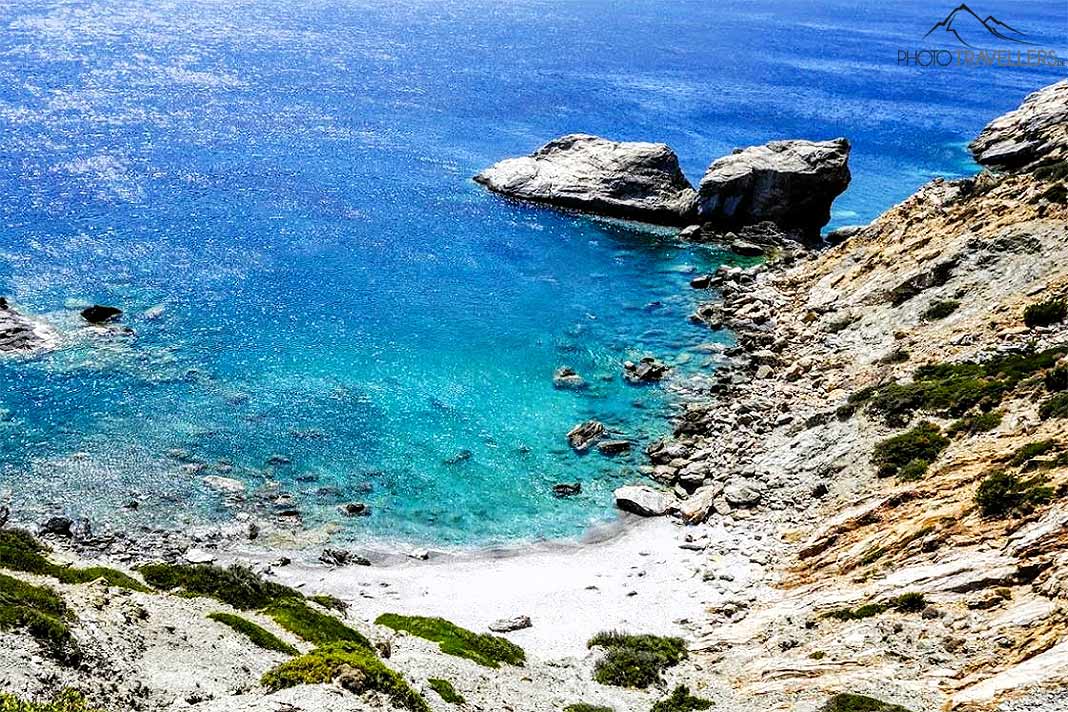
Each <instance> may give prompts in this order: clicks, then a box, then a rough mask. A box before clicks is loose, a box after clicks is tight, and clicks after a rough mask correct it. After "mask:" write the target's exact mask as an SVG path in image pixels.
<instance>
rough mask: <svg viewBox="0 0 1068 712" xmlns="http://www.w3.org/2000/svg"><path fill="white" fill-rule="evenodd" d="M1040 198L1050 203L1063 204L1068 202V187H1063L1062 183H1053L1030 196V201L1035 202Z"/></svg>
mask: <svg viewBox="0 0 1068 712" xmlns="http://www.w3.org/2000/svg"><path fill="white" fill-rule="evenodd" d="M1040 200H1048V201H1049V202H1051V203H1059V204H1061V205H1065V204H1066V203H1068V187H1065V185H1064V184H1063V183H1054V184H1053V185H1051V186H1050V187H1048V188H1046V189H1045V190H1044V191H1042V192H1041V193H1040V194H1038V195H1036V196H1035V197H1034V198H1032V199H1031V202H1032V203H1037V202H1038V201H1040Z"/></svg>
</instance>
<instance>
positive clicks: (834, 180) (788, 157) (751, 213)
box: [697, 138, 850, 234]
mask: <svg viewBox="0 0 1068 712" xmlns="http://www.w3.org/2000/svg"><path fill="white" fill-rule="evenodd" d="M849 180H850V174H849V141H847V140H846V139H844V138H838V139H834V140H833V141H772V142H771V143H767V144H764V145H763V146H752V147H750V148H746V149H742V150H739V151H735V152H734V153H733V154H731V155H729V156H724V157H723V158H719V159H717V160H715V161H713V162H712V165H711V166H709V167H708V171H706V172H705V177H704V178H703V179H702V180H701V186H700V188H699V190H698V198H697V214H698V217H699V219H700V220H702V221H704V222H711V223H715V224H719V225H724V226H732V227H733V226H741V225H751V224H754V223H759V222H763V221H770V222H773V223H775V224H776V225H778V226H779V227H781V228H783V229H788V230H789V229H797V230H801V231H802V232H804V233H806V234H814V233H818V231H819V229H820V228H821V227H823V226H824V225H826V224H827V222H828V221H829V220H830V219H831V203H832V202H833V201H834V199H835V198H836V197H838V195H839V194H840V193H841V192H842V191H844V190H845V189H846V187H847V186H848V185H849Z"/></svg>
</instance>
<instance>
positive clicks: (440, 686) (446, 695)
mask: <svg viewBox="0 0 1068 712" xmlns="http://www.w3.org/2000/svg"><path fill="white" fill-rule="evenodd" d="M427 684H428V685H430V689H431V690H433V691H434V692H436V693H438V697H440V698H441V699H443V700H445V701H446V702H448V703H449V704H451V705H462V704H463V703H464V702H465V700H464V696H463V695H461V694H460V693H459V692H457V691H456V688H455V687H453V686H452V683H451V682H449V681H448V680H442V679H441V678H440V677H432V678H430V679H429V680H427Z"/></svg>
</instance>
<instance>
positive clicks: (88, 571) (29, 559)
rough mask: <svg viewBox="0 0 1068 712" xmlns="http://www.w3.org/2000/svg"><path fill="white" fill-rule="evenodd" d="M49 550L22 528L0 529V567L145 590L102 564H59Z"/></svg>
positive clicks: (69, 579) (131, 579)
mask: <svg viewBox="0 0 1068 712" xmlns="http://www.w3.org/2000/svg"><path fill="white" fill-rule="evenodd" d="M48 553H49V551H48V549H47V548H46V547H45V546H44V545H43V544H41V543H40V542H39V541H37V539H35V538H34V536H33V535H32V534H30V533H29V532H28V531H25V530H23V529H0V568H4V569H8V570H10V571H22V572H24V573H28V574H38V575H41V576H48V577H50V578H54V579H56V580H57V581H60V582H61V583H72V584H73V583H87V582H89V581H95V580H97V579H104V580H105V581H107V582H108V584H110V585H111V586H117V587H120V588H128V589H131V590H134V591H142V592H147V591H148V589H147V588H145V586H144V584H142V583H141V582H140V581H137V580H136V579H134V578H133V577H131V576H128V575H127V574H124V573H123V572H121V571H116V570H115V569H109V568H106V567H103V566H91V567H89V568H85V569H79V568H74V567H72V566H60V565H59V564H55V563H52V561H51V560H49V558H48Z"/></svg>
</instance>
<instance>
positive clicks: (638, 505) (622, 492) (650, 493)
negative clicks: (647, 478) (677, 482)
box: [615, 485, 676, 517]
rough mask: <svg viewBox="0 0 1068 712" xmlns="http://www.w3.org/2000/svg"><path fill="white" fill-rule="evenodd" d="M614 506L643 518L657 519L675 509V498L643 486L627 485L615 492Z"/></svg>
mask: <svg viewBox="0 0 1068 712" xmlns="http://www.w3.org/2000/svg"><path fill="white" fill-rule="evenodd" d="M615 498H616V506H617V507H619V508H620V509H622V510H623V511H624V512H631V513H632V514H640V515H641V516H643V517H659V516H663V515H665V514H667V513H668V512H670V511H672V510H673V509H675V507H676V502H675V498H674V497H672V496H671V495H669V494H667V493H666V492H661V491H659V490H655V489H653V488H652V487H647V486H645V485H628V486H626V487H620V488H619V489H617V490H616V491H615Z"/></svg>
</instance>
